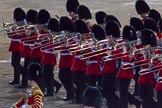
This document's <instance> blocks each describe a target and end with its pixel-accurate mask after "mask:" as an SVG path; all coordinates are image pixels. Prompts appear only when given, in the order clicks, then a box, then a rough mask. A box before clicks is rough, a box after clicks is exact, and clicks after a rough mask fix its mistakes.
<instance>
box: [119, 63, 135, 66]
mask: <svg viewBox="0 0 162 108" xmlns="http://www.w3.org/2000/svg"><path fill="white" fill-rule="evenodd" d="M121 64H122V65H132V66H134V63H129V62H121Z"/></svg>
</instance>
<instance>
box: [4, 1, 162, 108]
mask: <svg viewBox="0 0 162 108" xmlns="http://www.w3.org/2000/svg"><path fill="white" fill-rule="evenodd" d="M66 9H67V12H68V13H69V16H70V18H69V17H67V16H61V17H58V16H57V19H56V18H52V17H51V16H50V13H49V12H48V11H47V10H45V9H41V10H39V12H37V11H36V10H33V9H29V10H28V11H27V13H25V12H24V10H23V9H22V8H20V7H18V8H15V10H14V12H13V17H14V21H15V22H14V23H11V24H7V23H4V24H3V26H4V31H6V32H7V34H6V35H7V36H8V37H9V38H10V39H11V43H10V47H9V51H10V52H11V53H12V57H11V58H12V63H11V64H12V66H13V69H14V79H13V81H10V82H9V84H11V85H14V84H20V83H21V85H20V86H18V88H27V85H28V80H34V81H36V82H37V83H38V85H39V87H40V88H41V90H42V92H43V93H44V95H45V96H53V95H54V93H57V92H58V91H59V89H60V88H61V86H62V85H63V87H64V88H65V90H66V98H65V99H64V101H66V100H72V103H76V104H81V103H82V102H83V101H82V96H83V91H84V89H85V87H86V86H96V87H98V88H99V89H100V90H101V91H102V94H103V97H104V98H105V99H106V102H107V103H106V105H107V107H108V108H128V103H129V104H134V105H135V106H136V108H140V107H141V106H142V108H161V107H162V71H161V67H162V62H161V60H162V55H161V53H162V52H161V51H162V47H161V46H162V40H161V37H162V34H161V33H162V19H161V15H160V13H159V12H158V11H157V10H155V9H150V6H149V5H148V4H147V3H146V2H145V1H144V0H137V1H136V3H135V9H136V11H137V13H138V14H139V15H140V16H141V18H138V17H131V18H130V23H129V24H127V25H125V26H122V25H121V24H120V21H119V20H118V19H117V18H116V17H115V16H114V15H109V14H106V13H105V12H103V11H98V12H96V14H95V19H96V24H92V23H91V21H90V20H91V19H92V15H91V12H90V10H89V8H88V7H87V6H85V5H80V3H79V1H78V0H67V2H66ZM121 28H122V32H121ZM59 55H60V57H59ZM21 58H24V65H23V66H22V65H21V64H20V60H21ZM57 63H58V67H59V80H60V81H61V83H59V81H57V80H55V79H54V73H53V71H54V68H55V66H56V64H57ZM20 75H22V80H20ZM132 79H134V81H135V86H134V93H130V92H129V91H128V90H129V85H130V82H131V80H132ZM116 91H119V93H120V95H119V96H117V95H116ZM155 93H157V96H156V99H155V96H154V94H155ZM136 96H140V98H141V99H140V100H139V98H136ZM83 104H84V103H83ZM15 107H16V106H15ZM90 107H93V106H90ZM16 108H17V107H16ZM32 108H37V107H34V106H33V107H32ZM96 108H99V107H96Z"/></svg>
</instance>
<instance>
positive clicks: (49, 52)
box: [45, 50, 55, 54]
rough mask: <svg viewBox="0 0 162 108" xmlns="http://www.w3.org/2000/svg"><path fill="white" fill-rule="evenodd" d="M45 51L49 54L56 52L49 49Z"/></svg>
mask: <svg viewBox="0 0 162 108" xmlns="http://www.w3.org/2000/svg"><path fill="white" fill-rule="evenodd" d="M45 53H48V54H55V52H54V51H48V50H45Z"/></svg>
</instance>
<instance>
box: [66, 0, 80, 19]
mask: <svg viewBox="0 0 162 108" xmlns="http://www.w3.org/2000/svg"><path fill="white" fill-rule="evenodd" d="M78 6H79V1H78V0H67V2H66V11H67V12H69V15H70V17H71V20H72V21H73V22H75V21H76V20H77V19H78V14H77V8H78Z"/></svg>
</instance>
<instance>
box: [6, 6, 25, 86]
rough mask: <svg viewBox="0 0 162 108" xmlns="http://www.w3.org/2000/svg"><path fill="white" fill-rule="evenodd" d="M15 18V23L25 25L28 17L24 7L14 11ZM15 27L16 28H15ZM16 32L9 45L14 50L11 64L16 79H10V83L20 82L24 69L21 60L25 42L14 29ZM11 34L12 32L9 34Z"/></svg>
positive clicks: (11, 50) (10, 49)
mask: <svg viewBox="0 0 162 108" xmlns="http://www.w3.org/2000/svg"><path fill="white" fill-rule="evenodd" d="M13 18H14V21H15V24H16V25H17V26H22V25H24V20H25V19H26V14H25V12H24V10H23V9H22V8H19V7H18V8H15V10H14V13H13ZM13 29H14V28H13ZM14 31H15V33H13V34H12V36H11V37H9V38H11V43H10V47H9V51H10V52H12V56H11V64H12V66H13V68H14V80H13V81H9V84H19V83H20V73H22V71H23V67H22V66H21V64H20V61H21V53H22V51H23V44H22V42H21V40H20V38H21V36H20V35H19V36H18V35H17V34H16V29H15V30H14ZM8 35H10V34H8Z"/></svg>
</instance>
